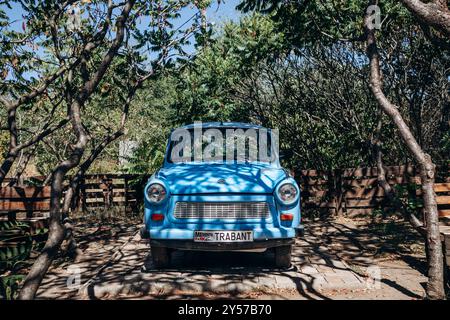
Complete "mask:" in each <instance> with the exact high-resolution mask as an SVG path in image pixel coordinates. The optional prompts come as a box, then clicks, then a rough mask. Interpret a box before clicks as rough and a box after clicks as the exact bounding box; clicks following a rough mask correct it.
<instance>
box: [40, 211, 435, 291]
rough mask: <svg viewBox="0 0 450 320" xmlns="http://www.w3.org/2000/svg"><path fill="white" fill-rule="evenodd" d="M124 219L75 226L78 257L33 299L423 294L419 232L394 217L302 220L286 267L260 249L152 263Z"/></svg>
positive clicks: (54, 272)
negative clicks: (162, 267)
mask: <svg viewBox="0 0 450 320" xmlns="http://www.w3.org/2000/svg"><path fill="white" fill-rule="evenodd" d="M138 229H139V225H138V224H136V223H133V222H131V221H128V222H123V221H115V222H108V223H105V222H101V223H100V222H99V223H97V224H92V223H89V224H88V223H78V225H77V230H78V231H77V240H78V243H79V247H80V249H81V250H82V255H80V256H78V257H77V258H76V261H72V260H71V259H68V258H60V259H58V260H57V261H56V262H55V263H54V266H53V267H52V268H51V270H50V271H49V272H48V274H47V276H46V278H45V279H44V282H43V284H42V286H41V288H40V290H39V292H38V298H39V299H180V298H183V299H216V298H232V299H422V298H423V297H424V294H425V291H424V285H425V283H426V281H427V278H426V262H425V258H424V248H423V244H422V242H421V240H420V237H419V235H418V234H416V233H415V232H414V231H413V230H411V229H410V228H409V227H408V226H407V224H405V223H404V222H402V221H396V220H381V221H376V222H374V221H369V220H367V219H366V220H349V219H337V220H336V219H334V220H333V219H332V220H326V221H319V220H310V221H306V222H305V229H306V235H305V237H304V238H302V239H298V240H297V241H296V245H295V247H294V249H293V265H292V267H291V268H290V269H288V270H280V269H276V268H275V267H274V266H273V256H272V255H271V253H270V252H266V253H227V252H221V253H217V252H216V253H213V252H188V251H177V252H175V253H174V254H173V256H172V265H171V267H170V268H169V269H166V270H156V269H154V268H153V267H152V264H151V261H150V260H151V259H150V258H151V257H150V252H149V245H148V243H147V242H146V241H144V240H142V239H141V238H140V237H139V235H138V233H137V230H138Z"/></svg>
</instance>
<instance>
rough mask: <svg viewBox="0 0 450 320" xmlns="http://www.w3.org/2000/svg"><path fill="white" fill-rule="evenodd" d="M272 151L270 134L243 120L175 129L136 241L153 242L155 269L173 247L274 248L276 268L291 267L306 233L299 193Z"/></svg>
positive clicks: (167, 258) (152, 184) (148, 196)
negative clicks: (294, 247) (296, 243)
mask: <svg viewBox="0 0 450 320" xmlns="http://www.w3.org/2000/svg"><path fill="white" fill-rule="evenodd" d="M264 135H266V136H265V137H264ZM213 136H214V137H213ZM211 137H213V138H211ZM224 137H225V138H224ZM241 137H243V139H242V140H240V141H244V142H242V144H240V145H239V142H237V141H238V139H240V138H241ZM191 142H193V143H191ZM208 143H209V146H208ZM205 145H206V147H205ZM230 146H231V147H234V148H235V149H237V150H234V149H233V148H231V147H230ZM236 146H238V147H237V148H236ZM239 146H240V149H239ZM208 148H209V149H208ZM277 148H278V143H277V137H275V134H274V132H273V130H270V129H266V128H263V127H261V126H257V125H252V124H246V123H222V122H221V123H215V122H214V123H201V124H198V123H195V124H192V125H188V126H184V127H181V128H178V129H176V130H174V131H172V133H171V136H170V138H169V142H168V144H167V149H166V155H165V159H164V164H163V166H162V168H161V169H160V170H158V171H157V172H156V173H155V174H153V175H152V177H151V178H150V179H149V181H148V183H147V184H146V186H145V189H144V198H145V201H144V202H145V214H144V227H143V228H142V229H141V236H142V237H143V238H149V239H150V248H151V256H152V259H153V264H154V266H155V267H156V268H164V267H167V266H169V264H170V253H171V252H172V251H173V250H201V251H252V252H264V251H265V250H267V249H271V250H274V252H275V265H276V266H277V267H280V268H287V267H289V266H290V264H291V249H292V244H293V243H294V240H295V237H298V236H301V235H302V234H303V226H302V225H301V217H300V189H299V187H298V185H297V183H296V182H295V180H294V179H293V178H292V177H291V176H290V175H289V173H288V171H286V170H285V169H283V168H282V167H281V166H280V162H279V156H278V150H277ZM206 149H208V150H206ZM225 150H226V151H227V152H224V151H225ZM229 150H231V151H229ZM261 150H263V152H264V153H265V155H264V156H262V154H261ZM205 151H207V152H206V153H205ZM228 151H229V152H228ZM255 151H259V154H258V153H255ZM202 152H203V153H202ZM224 153H226V155H224ZM251 154H253V155H254V156H251ZM255 154H256V156H255Z"/></svg>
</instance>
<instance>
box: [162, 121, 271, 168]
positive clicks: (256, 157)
mask: <svg viewBox="0 0 450 320" xmlns="http://www.w3.org/2000/svg"><path fill="white" fill-rule="evenodd" d="M166 157H167V161H168V162H169V163H182V162H208V163H211V162H266V163H273V162H276V161H277V160H278V137H277V136H276V135H275V134H274V133H273V132H272V131H271V130H269V129H265V128H258V129H254V128H250V129H243V128H200V129H197V128H195V129H184V128H180V129H176V130H175V131H173V132H172V134H171V137H170V141H169V148H168V152H167V155H166Z"/></svg>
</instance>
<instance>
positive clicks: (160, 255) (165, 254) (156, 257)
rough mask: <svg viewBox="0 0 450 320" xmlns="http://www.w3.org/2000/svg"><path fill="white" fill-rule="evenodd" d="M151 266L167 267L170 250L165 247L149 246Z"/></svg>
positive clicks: (157, 267)
mask: <svg viewBox="0 0 450 320" xmlns="http://www.w3.org/2000/svg"><path fill="white" fill-rule="evenodd" d="M150 250H151V254H152V261H153V266H154V267H155V268H156V269H161V268H167V267H168V266H169V264H170V252H169V249H167V248H165V247H155V246H151V247H150Z"/></svg>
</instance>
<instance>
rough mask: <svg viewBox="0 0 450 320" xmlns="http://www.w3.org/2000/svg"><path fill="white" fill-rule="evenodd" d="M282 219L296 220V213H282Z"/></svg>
mask: <svg viewBox="0 0 450 320" xmlns="http://www.w3.org/2000/svg"><path fill="white" fill-rule="evenodd" d="M280 220H281V221H292V220H294V215H293V214H292V213H282V214H281V215H280Z"/></svg>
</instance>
